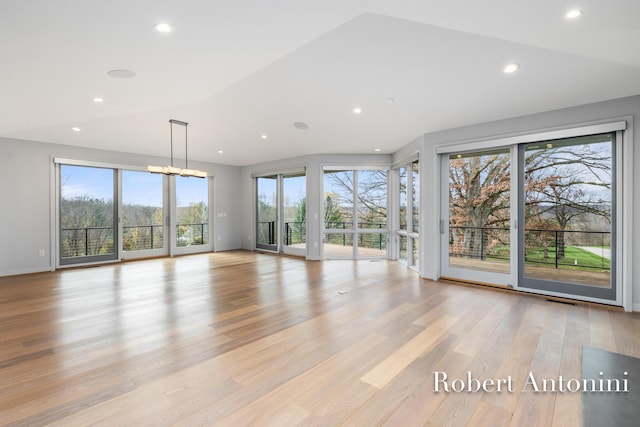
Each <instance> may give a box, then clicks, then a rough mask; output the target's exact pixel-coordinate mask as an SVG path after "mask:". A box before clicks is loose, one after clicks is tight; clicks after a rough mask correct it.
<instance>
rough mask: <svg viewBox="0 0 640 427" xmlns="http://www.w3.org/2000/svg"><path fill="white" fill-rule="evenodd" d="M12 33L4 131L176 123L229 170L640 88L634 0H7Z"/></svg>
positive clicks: (198, 154)
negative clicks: (571, 15) (117, 73)
mask: <svg viewBox="0 0 640 427" xmlns="http://www.w3.org/2000/svg"><path fill="white" fill-rule="evenodd" d="M573 8H577V9H580V10H582V11H583V12H584V13H583V14H582V16H580V17H579V18H577V19H574V20H570V19H567V18H566V17H565V14H566V12H567V11H569V10H570V9H573ZM160 22H167V23H170V24H171V25H172V26H173V30H174V31H172V32H171V33H159V32H157V31H155V30H154V25H155V24H157V23H160ZM0 40H1V41H0V58H1V61H2V62H1V65H0V136H2V137H11V138H18V139H26V140H36V141H45V142H54V143H61V144H69V145H78V146H84V147H92V148H100V149H108V150H116V151H123V152H133V153H141V154H150V155H161V156H166V155H168V151H169V124H168V120H169V119H177V120H182V121H186V122H189V123H190V124H189V127H188V130H189V158H190V159H198V160H203V161H208V162H215V163H224V164H231V165H248V164H255V163H259V162H263V161H269V160H274V159H280V158H286V157H293V156H298V155H304V154H317V153H338V154H339V153H367V154H369V153H374V150H375V149H379V150H380V151H379V152H381V153H392V152H394V151H396V150H397V149H399V148H400V147H402V146H403V145H406V144H407V143H409V142H410V141H411V140H413V139H414V138H416V137H418V136H419V135H421V134H424V133H427V132H433V131H438V130H443V129H448V128H452V127H459V126H465V125H469V124H474V123H480V122H486V121H490V120H497V119H503V118H508V117H514V116H520V115H523V114H531V113H537V112H541V111H548V110H553V109H558V108H563V107H569V106H573V105H580V104H585V103H590V102H596V101H601V100H606V99H612V98H618V97H624V96H629V95H636V94H640V1H638V0H607V1H606V2H605V1H602V0H568V1H563V0H535V1H534V0H531V1H523V0H519V1H514V0H483V1H468V0H447V1H443V0H423V1H415V0H413V1H412V0H370V1H365V0H272V1H265V0H181V1H175V0H173V1H170V0H135V1H132V0H109V1H98V0H85V1H79V0H56V1H51V0H2V1H0ZM509 63H517V64H519V65H520V68H519V69H518V70H517V71H516V72H515V73H512V74H505V73H504V72H503V68H504V67H505V65H507V64H509ZM118 69H120V70H121V69H125V70H131V71H133V72H135V76H134V77H131V78H113V77H110V76H109V75H108V74H107V72H108V71H111V70H118ZM96 97H99V98H102V99H103V101H104V102H102V103H96V102H94V101H93V99H94V98H96ZM356 107H359V108H360V109H361V110H362V112H361V113H360V114H355V113H354V112H353V109H354V108H356ZM296 122H302V123H304V124H306V125H307V126H308V128H307V129H299V128H298V127H295V126H294V123H296ZM72 127H78V128H79V129H80V131H73V130H72ZM263 135H264V136H266V139H265V138H263ZM219 151H222V152H223V153H220V152H219ZM178 157H179V155H178Z"/></svg>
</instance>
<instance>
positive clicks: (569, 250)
mask: <svg viewBox="0 0 640 427" xmlns="http://www.w3.org/2000/svg"><path fill="white" fill-rule="evenodd" d="M526 261H527V262H528V263H531V264H534V263H535V264H540V263H548V264H552V265H554V266H555V263H556V248H555V247H550V248H549V251H548V254H547V258H544V251H543V249H542V248H541V247H537V248H529V249H527V251H526ZM576 261H577V265H576ZM610 265H611V262H610V261H609V260H608V259H606V258H603V257H601V256H598V255H596V254H592V253H591V252H588V251H585V250H584V249H580V248H577V247H574V246H566V247H565V248H564V259H559V260H558V266H562V268H571V269H576V270H581V269H582V268H583V267H594V268H601V269H603V270H608V269H609V268H610ZM581 267H582V268H581Z"/></svg>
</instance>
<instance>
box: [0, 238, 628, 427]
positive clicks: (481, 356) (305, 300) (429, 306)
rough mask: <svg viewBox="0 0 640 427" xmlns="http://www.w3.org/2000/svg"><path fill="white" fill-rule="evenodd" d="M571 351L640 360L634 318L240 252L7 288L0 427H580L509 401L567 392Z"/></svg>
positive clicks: (550, 410)
mask: <svg viewBox="0 0 640 427" xmlns="http://www.w3.org/2000/svg"><path fill="white" fill-rule="evenodd" d="M583 345H589V346H593V347H597V348H603V349H606V350H610V351H614V352H618V353H622V354H626V355H630V356H635V357H639V356H640V318H639V316H638V315H637V314H629V313H623V312H619V311H614V310H608V309H606V308H602V307H597V306H594V305H577V306H570V305H565V304H558V303H553V302H549V301H546V300H545V299H542V298H537V297H533V296H528V295H521V294H517V293H513V292H507V291H499V290H491V289H486V288H474V287H468V286H459V285H451V284H444V283H438V282H432V281H428V280H423V279H420V278H419V277H417V275H416V274H415V273H414V272H413V271H411V270H409V269H407V268H406V266H404V265H402V264H400V263H396V262H391V261H378V262H370V261H366V260H362V261H350V260H349V261H324V262H318V261H315V262H314V261H305V260H303V259H297V258H291V257H280V256H274V255H265V254H257V253H251V252H242V251H237V252H227V253H217V254H201V255H191V256H184V257H178V258H173V259H168V258H167V259H152V260H145V261H135V262H126V263H121V264H114V265H108V266H102V267H94V268H85V269H73V270H65V271H59V272H54V273H44V274H34V275H27V276H16V277H4V278H0V424H1V425H8V426H41V425H55V426H65V427H68V426H87V425H98V426H169V425H178V426H210V425H221V426H233V427H239V426H249V425H255V426H269V425H272V426H287V427H288V426H295V425H316V426H338V425H345V426H379V425H389V426H403V427H407V426H425V425H429V426H445V425H453V426H464V425H480V426H488V425H491V426H507V425H512V426H532V425H539V426H552V425H558V426H579V425H580V424H581V394H580V393H558V394H556V393H552V392H549V393H540V394H537V393H523V392H521V387H522V384H523V382H524V381H525V380H526V375H527V374H528V372H530V371H531V372H534V373H535V374H536V375H539V376H542V377H548V378H551V377H557V376H558V375H562V376H564V378H580V375H581V366H580V364H581V351H582V346H583ZM436 371H441V372H446V373H447V374H448V376H449V378H461V377H464V375H465V374H466V372H467V371H470V372H471V373H472V374H473V376H474V377H477V378H481V379H485V378H506V377H507V376H512V378H514V381H515V383H516V389H515V390H514V391H513V392H502V393H483V392H476V393H466V392H464V393H444V392H440V393H436V392H434V372H436ZM633 386H635V385H633Z"/></svg>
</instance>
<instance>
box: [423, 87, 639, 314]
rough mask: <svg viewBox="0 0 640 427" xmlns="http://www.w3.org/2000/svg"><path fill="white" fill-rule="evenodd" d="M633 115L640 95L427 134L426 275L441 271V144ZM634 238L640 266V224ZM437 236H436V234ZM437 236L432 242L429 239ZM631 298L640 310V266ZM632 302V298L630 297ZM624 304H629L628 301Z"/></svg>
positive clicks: (635, 160) (635, 257)
mask: <svg viewBox="0 0 640 427" xmlns="http://www.w3.org/2000/svg"><path fill="white" fill-rule="evenodd" d="M627 116H631V122H635V123H640V95H639V96H633V97H627V98H621V99H616V100H611V101H604V102H599V103H595V104H588V105H583V106H578V107H571V108H566V109H562V110H556V111H549V112H545V113H540V114H534V115H530V116H523V117H516V118H511V119H505V120H499V121H495V122H489V123H481V124H477V125H473V126H466V127H462V128H457V129H450V130H446V131H442V132H435V133H430V134H426V135H425V136H424V147H423V151H422V157H421V158H420V161H421V163H424V164H421V171H423V173H424V174H425V175H426V174H429V177H428V178H427V177H426V176H425V177H423V178H425V179H423V180H422V183H423V187H422V191H421V201H422V207H423V209H422V212H421V214H422V219H423V221H424V224H425V228H423V229H422V230H421V231H422V235H421V238H422V243H423V244H422V245H421V248H422V249H423V250H422V253H421V261H422V265H423V269H422V271H423V275H424V277H428V278H437V277H439V262H440V250H439V248H440V246H439V244H435V243H436V242H438V241H439V240H438V239H439V235H438V232H439V217H440V214H439V204H438V200H439V194H440V192H439V188H440V187H439V176H438V161H437V155H436V153H435V148H436V147H437V146H439V145H445V144H455V143H463V142H471V141H482V140H491V139H496V138H499V137H509V136H516V135H525V134H532V133H536V132H540V131H545V130H555V129H561V128H571V127H576V126H579V125H581V124H585V123H597V122H609V121H614V120H615V119H618V118H621V117H627ZM632 125H633V124H632V123H629V124H628V126H630V127H629V128H628V130H627V135H630V136H631V138H632V141H633V146H634V150H633V164H634V165H640V132H637V131H636V132H633V126H632ZM631 174H632V182H633V211H634V212H635V213H636V216H637V214H638V213H640V210H639V209H640V173H633V171H631ZM624 235H625V237H626V238H627V239H628V238H629V237H631V242H632V245H631V246H632V260H633V262H632V263H631V264H632V265H635V266H640V225H637V224H636V225H635V226H634V227H633V232H632V234H628V232H627V231H625V233H624ZM432 239H435V240H432ZM429 242H433V243H429ZM632 277H633V279H632V281H631V282H632V283H633V285H632V294H633V299H632V304H633V309H634V310H635V311H640V267H638V268H635V269H634V271H633V276H632ZM627 302H628V301H627ZM625 308H627V309H630V308H631V305H630V304H628V305H627V306H626V307H625Z"/></svg>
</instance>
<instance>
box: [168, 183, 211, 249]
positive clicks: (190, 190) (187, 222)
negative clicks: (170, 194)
mask: <svg viewBox="0 0 640 427" xmlns="http://www.w3.org/2000/svg"><path fill="white" fill-rule="evenodd" d="M175 179H176V215H175V216H176V222H175V233H176V248H177V252H178V253H191V252H202V251H205V250H207V249H209V247H210V245H209V179H206V178H205V179H202V178H194V177H184V176H176V177H175Z"/></svg>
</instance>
